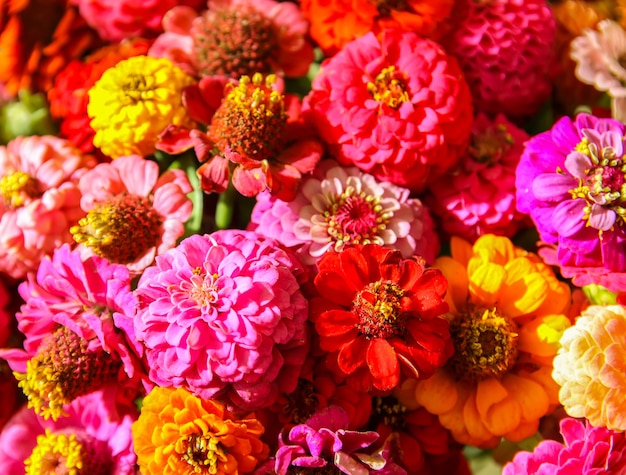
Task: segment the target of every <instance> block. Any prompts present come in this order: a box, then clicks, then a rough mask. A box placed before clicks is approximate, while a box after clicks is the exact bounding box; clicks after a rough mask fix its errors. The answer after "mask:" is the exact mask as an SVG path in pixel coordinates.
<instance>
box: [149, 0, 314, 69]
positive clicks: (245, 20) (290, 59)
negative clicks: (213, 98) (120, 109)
mask: <svg viewBox="0 0 626 475" xmlns="http://www.w3.org/2000/svg"><path fill="white" fill-rule="evenodd" d="M207 7H208V10H205V11H204V12H202V14H200V15H198V13H197V12H196V11H195V10H194V9H193V8H190V7H188V6H182V5H181V6H177V7H174V8H173V9H172V10H170V11H169V12H167V14H166V15H165V17H164V18H163V28H164V29H165V33H163V34H162V35H160V36H159V37H158V38H157V39H156V41H155V42H154V44H153V46H152V47H151V48H150V53H149V54H150V56H155V57H158V58H168V59H170V60H171V61H172V62H173V63H174V64H176V65H177V66H179V67H180V68H182V69H183V70H185V71H186V72H188V73H189V74H192V75H194V76H200V77H202V76H213V75H220V76H228V77H232V78H234V79H238V78H239V77H240V76H242V75H244V74H247V75H252V74H254V73H257V72H258V73H270V72H275V73H280V74H284V75H285V76H287V77H297V76H304V75H306V73H307V72H308V70H309V66H310V65H311V63H312V62H313V46H312V44H311V42H310V40H309V39H308V30H309V24H308V22H307V21H306V20H305V18H304V16H303V15H302V12H301V11H300V8H299V7H298V6H297V5H295V4H293V3H290V2H283V3H279V2H277V1H275V0H208V4H207Z"/></svg>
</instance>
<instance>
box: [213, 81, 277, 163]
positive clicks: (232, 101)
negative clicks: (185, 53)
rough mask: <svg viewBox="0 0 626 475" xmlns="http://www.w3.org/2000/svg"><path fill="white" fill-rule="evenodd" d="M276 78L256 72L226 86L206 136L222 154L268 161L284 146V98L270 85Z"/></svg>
mask: <svg viewBox="0 0 626 475" xmlns="http://www.w3.org/2000/svg"><path fill="white" fill-rule="evenodd" d="M275 82H276V76H275V75H273V74H270V75H268V76H267V77H266V78H265V82H264V81H263V75H261V74H259V73H256V74H254V76H252V79H250V78H249V77H248V76H242V77H241V79H240V80H239V84H238V85H237V86H234V85H233V84H232V83H229V84H228V85H227V86H226V91H227V94H226V97H225V98H224V100H223V101H222V104H221V105H220V107H219V108H218V110H217V112H216V113H215V115H214V116H213V120H212V121H211V127H210V129H209V132H208V133H209V137H210V138H211V140H212V141H213V143H214V144H215V147H216V148H217V149H218V150H219V151H220V152H222V153H224V152H225V151H226V150H227V149H229V150H231V151H232V152H236V153H238V154H239V155H241V156H242V157H244V158H246V159H249V160H255V161H259V162H260V161H262V160H269V159H272V158H274V157H276V155H278V153H279V152H280V150H282V148H283V144H284V131H285V126H286V124H287V114H286V112H285V103H284V97H283V95H282V94H281V93H279V92H278V91H275V90H273V89H272V88H271V86H272V85H273V84H274V83H275Z"/></svg>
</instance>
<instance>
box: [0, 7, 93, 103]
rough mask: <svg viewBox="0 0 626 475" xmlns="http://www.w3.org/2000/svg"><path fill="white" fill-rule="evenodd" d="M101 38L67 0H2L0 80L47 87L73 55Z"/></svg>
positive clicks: (15, 86) (13, 89)
mask: <svg viewBox="0 0 626 475" xmlns="http://www.w3.org/2000/svg"><path fill="white" fill-rule="evenodd" d="M101 42H102V40H100V38H99V37H98V34H97V33H96V32H95V31H94V30H92V29H91V28H90V27H89V26H88V25H87V23H86V22H85V20H83V18H82V17H81V16H80V15H79V14H78V11H77V10H76V8H74V7H71V6H68V5H67V0H0V51H2V61H0V82H2V83H4V84H5V85H6V88H7V91H8V92H9V93H10V94H16V93H17V92H18V91H19V90H20V89H29V90H30V91H31V92H41V91H46V90H47V89H48V88H49V87H50V86H52V82H53V80H54V77H55V75H56V74H57V73H58V72H59V71H61V70H62V69H63V68H64V67H65V65H66V64H67V63H68V62H69V61H70V60H72V59H75V58H79V57H81V56H83V55H84V54H85V53H86V52H87V51H89V50H90V49H91V48H93V47H95V46H98V45H99V44H101Z"/></svg>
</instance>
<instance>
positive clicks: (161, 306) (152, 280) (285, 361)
mask: <svg viewBox="0 0 626 475" xmlns="http://www.w3.org/2000/svg"><path fill="white" fill-rule="evenodd" d="M302 272H303V268H302V264H300V263H299V261H297V259H296V258H295V257H294V256H293V255H292V254H289V253H287V252H286V251H283V250H281V249H280V248H279V247H278V245H277V244H276V243H275V241H273V240H269V239H265V238H262V237H260V236H258V235H257V234H255V233H253V232H247V231H236V230H227V231H218V232H215V233H213V234H211V235H194V236H191V237H189V238H187V239H185V240H183V241H182V242H181V243H180V244H179V246H178V247H176V248H174V249H171V250H169V251H168V252H166V253H165V254H162V255H160V256H157V258H156V264H155V265H154V266H152V267H148V268H147V269H146V270H145V271H144V273H143V275H142V276H141V278H140V280H139V283H138V285H137V289H136V291H135V293H136V295H137V298H138V300H139V310H138V315H137V318H136V319H135V329H136V334H137V338H138V340H139V341H140V342H141V343H142V344H143V345H144V347H145V349H146V355H147V358H148V362H149V363H150V377H151V379H152V380H153V381H154V382H155V383H156V384H158V385H161V386H174V387H185V388H187V389H188V390H190V391H191V392H192V393H194V394H195V395H197V396H199V397H201V398H203V399H208V398H223V399H225V400H229V401H231V402H233V403H234V405H235V406H236V407H240V408H261V407H266V406H269V405H270V404H272V403H273V402H274V400H275V399H276V398H277V397H278V394H279V392H286V393H289V392H291V391H293V390H294V389H295V387H296V384H297V379H298V375H299V370H300V368H301V366H302V364H303V362H304V358H305V357H306V354H307V352H308V340H307V334H306V327H305V321H306V319H307V314H308V303H307V301H306V299H305V298H304V297H303V295H302V293H301V291H300V285H299V282H298V278H299V277H301V276H302Z"/></svg>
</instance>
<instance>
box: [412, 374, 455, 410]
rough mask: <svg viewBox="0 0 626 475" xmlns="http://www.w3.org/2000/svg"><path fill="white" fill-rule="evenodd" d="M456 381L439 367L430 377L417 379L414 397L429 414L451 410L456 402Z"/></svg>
mask: <svg viewBox="0 0 626 475" xmlns="http://www.w3.org/2000/svg"><path fill="white" fill-rule="evenodd" d="M457 398H458V392H457V387H456V382H455V381H454V379H453V378H452V376H451V375H450V374H448V373H447V372H446V371H445V370H443V369H439V370H437V371H436V372H435V374H433V375H432V376H431V377H430V378H428V379H424V380H422V381H419V382H418V384H417V390H416V391H415V399H416V400H417V402H418V403H419V404H420V405H422V406H424V407H425V408H426V410H427V411H428V412H430V413H431V414H443V413H444V412H448V411H450V410H452V408H453V407H454V405H455V404H456V402H457Z"/></svg>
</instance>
